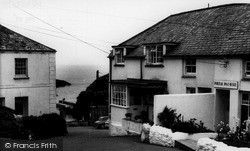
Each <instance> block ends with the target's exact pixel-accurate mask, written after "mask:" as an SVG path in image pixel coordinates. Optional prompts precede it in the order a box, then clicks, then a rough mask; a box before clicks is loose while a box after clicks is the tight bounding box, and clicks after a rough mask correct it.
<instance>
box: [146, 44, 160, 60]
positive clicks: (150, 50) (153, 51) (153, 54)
mask: <svg viewBox="0 0 250 151" xmlns="http://www.w3.org/2000/svg"><path fill="white" fill-rule="evenodd" d="M163 49H164V48H163V45H152V46H146V52H147V63H148V64H162V63H163Z"/></svg>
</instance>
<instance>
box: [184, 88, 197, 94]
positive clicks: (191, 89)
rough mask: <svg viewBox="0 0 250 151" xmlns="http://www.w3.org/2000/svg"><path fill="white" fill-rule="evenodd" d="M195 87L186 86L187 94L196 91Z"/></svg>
mask: <svg viewBox="0 0 250 151" xmlns="http://www.w3.org/2000/svg"><path fill="white" fill-rule="evenodd" d="M195 92H196V91H195V88H194V87H186V93H187V94H191V93H195Z"/></svg>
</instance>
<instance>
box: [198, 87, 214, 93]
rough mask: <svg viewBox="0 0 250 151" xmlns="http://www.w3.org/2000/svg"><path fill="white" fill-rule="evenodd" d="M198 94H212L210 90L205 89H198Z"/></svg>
mask: <svg viewBox="0 0 250 151" xmlns="http://www.w3.org/2000/svg"><path fill="white" fill-rule="evenodd" d="M198 93H212V89H211V88H205V87H198Z"/></svg>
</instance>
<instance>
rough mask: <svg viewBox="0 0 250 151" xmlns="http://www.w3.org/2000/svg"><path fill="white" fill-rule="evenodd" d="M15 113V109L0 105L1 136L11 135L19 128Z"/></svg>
mask: <svg viewBox="0 0 250 151" xmlns="http://www.w3.org/2000/svg"><path fill="white" fill-rule="evenodd" d="M14 113H15V112H14V110H12V109H10V108H8V107H5V106H0V137H10V136H11V135H13V133H14V132H15V131H16V130H18V123H17V120H16V119H15V116H14Z"/></svg>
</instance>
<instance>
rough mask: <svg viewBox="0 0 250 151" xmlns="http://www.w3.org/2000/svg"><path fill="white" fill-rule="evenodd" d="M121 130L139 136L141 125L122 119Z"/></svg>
mask: <svg viewBox="0 0 250 151" xmlns="http://www.w3.org/2000/svg"><path fill="white" fill-rule="evenodd" d="M122 128H123V129H124V130H125V131H127V132H129V133H132V134H138V135H140V134H141V131H142V123H139V122H135V121H130V120H126V119H122Z"/></svg>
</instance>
